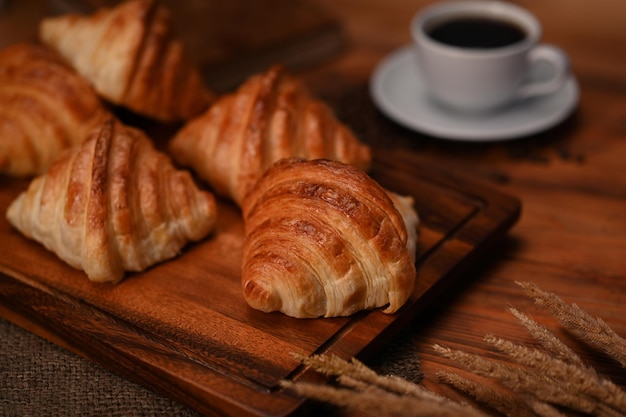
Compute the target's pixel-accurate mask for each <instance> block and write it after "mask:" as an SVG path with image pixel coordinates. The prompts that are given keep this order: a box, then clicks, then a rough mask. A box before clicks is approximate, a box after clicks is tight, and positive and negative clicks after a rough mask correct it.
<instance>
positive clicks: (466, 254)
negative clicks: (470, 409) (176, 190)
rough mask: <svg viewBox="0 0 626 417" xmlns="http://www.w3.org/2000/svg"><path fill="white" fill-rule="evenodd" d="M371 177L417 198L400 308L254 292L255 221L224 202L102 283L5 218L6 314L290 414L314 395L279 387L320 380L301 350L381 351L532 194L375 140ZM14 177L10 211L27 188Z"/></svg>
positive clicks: (193, 401)
mask: <svg viewBox="0 0 626 417" xmlns="http://www.w3.org/2000/svg"><path fill="white" fill-rule="evenodd" d="M374 153H375V155H376V157H375V163H374V167H373V170H372V171H371V175H372V176H373V177H374V178H375V179H376V180H378V181H379V182H380V183H381V184H382V185H384V186H386V187H388V188H389V189H391V190H393V191H396V192H398V193H402V194H409V195H412V196H414V198H415V206H416V208H417V210H418V212H419V215H420V218H421V221H422V223H421V225H420V230H419V233H420V240H419V245H418V256H417V263H416V265H417V270H418V276H417V282H418V284H417V288H416V291H415V293H414V295H413V296H412V297H411V299H410V301H409V302H408V303H407V304H406V305H405V306H404V307H403V308H402V309H401V310H400V311H399V312H398V313H396V314H394V315H385V314H383V313H381V312H380V311H379V310H374V311H367V312H361V313H358V314H356V315H354V316H352V317H348V318H334V319H311V320H298V319H293V318H289V317H286V316H284V315H282V314H280V313H273V314H265V313H261V312H258V311H255V310H252V309H250V308H249V307H248V306H247V305H246V303H245V301H244V300H243V298H242V297H241V295H240V282H239V279H240V273H239V269H240V260H241V254H240V250H241V242H242V237H243V225H242V222H241V218H240V213H239V210H238V209H237V208H236V207H234V206H233V205H231V204H229V203H227V202H220V205H219V209H220V220H219V226H218V229H217V231H216V233H215V234H214V235H213V236H212V237H211V238H208V239H206V240H204V241H202V242H200V243H197V244H193V245H190V246H188V247H186V248H185V249H184V251H183V252H182V253H181V254H180V256H179V257H177V258H176V259H174V260H171V261H168V262H165V263H162V264H160V265H157V266H155V267H153V268H151V269H149V270H148V271H145V272H143V273H136V274H130V275H128V277H127V278H126V279H125V280H124V281H122V282H121V283H119V284H117V285H109V284H106V285H103V284H94V283H91V282H89V281H88V280H87V279H86V277H85V275H84V274H83V273H82V272H80V271H77V270H74V269H72V268H71V267H69V266H67V265H65V264H64V263H63V262H61V261H60V260H59V259H58V258H56V256H55V255H54V254H52V253H50V252H48V251H46V250H45V249H44V248H43V247H42V246H41V245H39V244H37V243H36V242H33V241H29V240H27V239H25V238H24V237H23V236H21V235H20V234H19V233H18V232H17V231H15V230H14V229H12V228H11V226H10V225H9V224H8V222H7V221H6V219H5V218H4V216H2V218H1V219H0V315H1V316H3V317H5V318H6V319H8V320H11V321H13V322H15V323H17V324H18V325H20V326H22V327H24V328H26V329H28V330H30V331H32V332H33V333H35V334H38V335H40V336H42V337H45V338H47V339H50V340H52V341H54V342H55V343H58V344H59V345H61V346H64V347H66V348H68V349H70V350H72V351H75V352H77V353H79V354H81V355H83V356H85V357H87V358H88V359H90V360H93V361H95V362H96V363H99V364H101V365H102V366H104V367H106V368H108V369H110V370H112V371H114V372H116V373H119V374H121V375H123V376H125V377H127V378H129V379H131V380H133V381H135V382H138V383H140V384H143V385H145V386H147V387H149V388H151V389H153V390H155V391H157V392H161V393H163V394H165V395H168V396H170V397H172V398H173V399H175V400H178V401H180V402H182V403H184V404H186V405H188V406H189V407H191V408H194V409H197V410H199V411H201V412H203V413H205V414H207V415H227V416H244V415H248V416H286V415H292V414H293V413H295V412H296V411H297V410H302V409H303V405H304V404H305V402H304V401H303V400H302V399H301V398H297V397H294V396H292V395H291V394H289V393H286V392H283V391H281V390H280V389H279V386H278V384H279V382H280V381H281V380H282V379H285V378H287V379H289V378H291V379H298V378H312V377H313V376H312V375H310V374H309V373H308V372H306V371H304V370H303V369H301V367H300V366H299V363H298V361H297V360H296V359H295V358H294V357H293V356H292V353H299V354H305V355H311V354H314V353H323V352H326V353H334V354H337V355H339V356H341V357H344V358H349V357H352V356H360V357H365V356H368V355H371V354H373V353H375V352H376V351H377V350H378V349H379V348H380V347H382V346H383V345H384V343H385V342H387V341H388V340H389V338H390V337H392V336H393V335H394V334H395V333H396V332H397V331H398V330H399V329H401V328H402V326H403V325H404V324H406V323H407V322H408V321H410V320H411V319H413V318H414V317H415V316H416V315H417V314H418V313H419V311H420V310H421V309H422V308H424V306H426V305H427V304H428V303H430V302H432V301H434V300H436V299H437V297H438V296H439V295H440V294H441V292H442V291H444V290H445V288H446V285H449V284H450V283H453V282H454V280H455V279H463V276H462V274H461V273H462V271H463V269H464V268H465V267H466V266H467V265H468V264H469V263H471V262H472V261H473V260H474V259H476V258H477V257H479V256H482V255H485V254H486V253H487V250H488V249H489V247H490V246H491V244H492V243H493V242H496V241H497V240H498V239H499V238H500V237H502V235H503V234H504V233H506V231H507V230H508V229H509V228H510V227H511V226H512V225H513V224H514V223H515V222H516V220H517V219H518V216H519V213H520V202H519V201H518V200H517V199H515V198H513V197H510V196H507V195H504V194H502V193H500V192H498V191H496V190H494V189H491V188H489V187H486V186H484V185H482V184H480V183H478V182H474V181H472V180H470V179H468V178H466V177H464V176H463V175H461V174H459V173H453V172H450V171H447V170H442V169H440V168H439V167H437V166H436V165H433V164H431V163H428V162H427V161H423V160H420V159H419V157H415V156H409V154H403V153H401V152H397V153H394V152H389V151H383V150H375V152H374ZM26 185H27V183H26V182H25V181H18V180H11V179H7V178H0V209H1V210H2V212H5V211H6V208H7V207H8V205H9V204H10V202H11V201H12V200H13V198H15V197H16V196H17V194H18V193H19V192H20V191H21V190H23V189H24V188H25V187H26Z"/></svg>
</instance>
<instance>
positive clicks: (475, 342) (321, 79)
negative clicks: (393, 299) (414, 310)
mask: <svg viewBox="0 0 626 417" xmlns="http://www.w3.org/2000/svg"><path fill="white" fill-rule="evenodd" d="M317 3H320V4H323V5H324V7H326V8H327V9H328V10H330V11H331V12H332V13H333V14H334V15H335V16H338V17H339V18H340V20H341V21H342V22H343V23H344V27H345V29H346V31H347V33H348V35H349V39H350V47H349V49H348V51H347V52H346V53H345V54H344V55H342V56H341V57H340V58H338V59H336V60H334V61H332V62H330V63H328V64H327V65H324V66H321V67H319V68H315V69H314V70H312V71H310V73H308V74H307V75H309V76H310V78H311V80H312V81H311V83H312V84H314V85H315V86H316V88H317V89H318V90H320V91H327V90H329V91H331V93H330V94H332V90H333V89H339V90H342V91H344V92H345V91H347V90H349V89H350V88H352V89H353V90H355V89H356V90H358V88H359V86H364V85H366V84H367V82H368V78H369V77H370V75H371V73H372V70H373V69H374V68H375V67H376V65H377V64H378V62H379V61H380V60H381V59H382V58H383V57H385V56H386V55H387V54H388V53H390V52H391V51H393V50H394V49H396V48H398V47H400V46H402V45H405V44H408V43H409V42H410V36H409V32H408V25H409V21H410V18H411V16H412V15H413V14H414V12H416V11H417V10H418V9H420V8H422V7H424V6H426V5H428V4H430V3H431V2H428V1H406V0H396V1H393V2H381V1H373V0H365V1H350V0H345V1H338V0H332V1H330V0H318V1H317ZM514 3H516V4H518V5H520V6H522V7H525V8H527V9H528V10H530V11H531V12H533V13H534V14H535V15H536V16H537V17H538V19H539V20H540V21H541V23H542V24H543V29H544V30H543V41H544V42H548V43H553V44H556V45H559V46H560V47H561V48H563V49H564V50H565V51H566V52H567V54H568V55H569V57H570V60H571V65H572V70H573V72H574V74H575V76H576V78H577V80H578V83H579V85H580V89H581V96H580V102H579V105H578V108H577V110H576V111H575V113H574V114H573V115H572V117H570V118H569V119H568V120H566V121H565V122H564V123H563V124H562V125H560V126H557V127H555V128H553V129H550V130H549V131H547V132H543V133H540V134H537V135H533V136H530V137H525V138H520V139H518V140H515V141H511V142H499V143H489V144H484V143H482V144H481V143H472V144H468V143H461V142H453V141H442V140H438V139H433V138H430V137H427V136H425V135H422V134H420V133H417V132H410V131H404V132H402V133H401V134H397V131H396V130H394V128H393V127H391V126H390V127H389V131H393V132H395V133H396V134H394V135H392V136H394V138H397V137H401V138H402V139H401V140H397V141H396V142H391V143H389V145H388V146H398V147H402V148H404V149H406V151H407V152H418V153H420V154H423V155H428V156H429V157H430V158H431V159H432V160H434V161H437V163H438V164H441V165H442V166H450V167H454V168H460V169H463V170H464V172H466V173H467V175H469V176H474V177H477V178H480V179H482V180H484V181H485V182H487V183H490V184H491V185H493V186H494V187H497V188H498V189H500V190H502V191H504V192H506V193H510V194H513V195H515V196H517V197H518V198H520V199H521V201H522V215H521V218H520V220H519V222H518V223H517V225H516V226H515V227H514V228H513V229H512V230H511V232H510V233H509V237H508V239H507V240H506V241H504V242H502V245H501V246H500V247H499V248H498V249H497V250H495V251H494V252H493V256H491V257H489V259H485V260H484V262H482V264H480V265H478V266H476V268H474V269H473V271H472V272H471V273H469V274H467V276H466V277H465V280H464V282H463V283H462V284H460V285H459V287H458V291H455V292H453V293H450V295H449V297H446V298H445V299H442V300H440V302H439V303H438V305H437V306H436V307H434V308H432V309H431V310H429V312H428V314H425V315H424V316H423V317H420V318H418V319H417V320H416V321H415V323H414V324H413V329H412V331H413V332H414V335H415V336H414V339H415V340H416V343H417V344H418V351H419V354H420V357H421V360H422V367H423V371H424V373H425V381H424V384H425V385H426V386H428V387H429V388H431V389H433V390H436V391H440V392H444V393H445V394H447V395H450V396H451V397H453V398H458V397H456V393H455V392H454V391H453V390H452V389H450V388H448V387H446V386H442V385H441V384H439V383H438V382H437V377H436V375H435V374H436V372H437V371H440V370H446V369H450V367H451V366H453V364H452V363H451V362H449V361H448V360H446V359H443V358H441V356H439V355H437V354H436V353H434V351H433V348H432V345H433V344H441V345H447V346H450V347H453V348H459V349H463V350H465V351H467V352H471V353H478V354H482V355H485V356H490V355H493V353H494V351H493V350H491V349H490V348H489V347H488V346H487V345H486V343H485V342H484V341H483V336H484V335H485V334H486V333H493V334H496V335H501V336H502V337H506V338H509V339H511V340H517V341H520V342H531V338H530V337H529V336H528V334H527V333H526V332H525V330H524V329H523V328H522V327H521V326H519V325H518V324H517V323H516V321H515V319H514V318H513V317H512V316H511V315H510V313H509V312H508V311H507V309H508V308H509V307H511V306H513V307H516V308H518V309H520V310H522V311H525V312H527V313H528V314H530V315H531V316H532V317H534V318H535V319H536V320H537V321H538V322H540V323H544V324H546V325H547V326H549V327H550V328H551V329H554V330H555V331H556V332H558V333H557V334H559V335H562V333H561V332H560V327H559V325H558V323H556V321H555V320H554V319H553V318H552V316H550V315H549V314H548V313H546V312H545V311H544V310H542V309H540V308H539V307H537V306H535V305H534V303H533V301H531V300H529V299H528V298H527V297H526V295H525V294H524V292H523V291H522V290H521V289H520V288H519V287H518V286H517V285H516V284H515V281H532V282H534V283H536V284H537V285H539V286H540V287H541V288H543V289H544V290H547V291H551V292H555V293H557V294H559V295H561V297H562V298H563V299H564V300H566V301H568V302H572V303H576V304H578V305H579V306H580V307H582V308H584V309H586V310H587V311H588V312H589V313H591V314H593V315H597V316H599V317H601V318H603V319H604V320H605V321H606V322H607V323H608V324H609V325H610V326H612V328H613V329H614V330H615V331H616V332H617V333H618V334H619V335H621V336H622V337H626V70H625V68H626V28H625V26H624V21H626V3H625V2H621V1H618V0H598V1H594V2H588V1H586V0H570V1H565V0H552V1H548V2H541V1H530V0H520V1H515V2H514ZM364 97H365V95H364ZM370 115H371V113H365V114H364V115H363V117H367V116H370ZM355 120H359V119H358V118H355ZM398 129H401V128H398ZM381 133H384V132H380V131H379V132H375V133H369V132H365V131H364V132H363V134H365V135H367V138H368V140H372V141H375V140H378V141H381V142H384V141H385V140H386V138H385V137H384V136H385V135H384V134H381ZM377 134H378V136H377ZM577 347H578V348H579V350H578V351H579V352H580V353H581V354H582V355H583V357H584V358H585V359H587V360H589V361H590V363H592V364H594V365H596V366H598V368H599V369H602V370H603V371H605V372H606V375H609V376H610V377H612V378H613V379H614V380H615V381H617V382H618V383H620V384H621V385H622V386H626V372H625V370H624V369H623V368H619V366H618V365H615V364H613V363H611V362H610V361H609V362H607V361H606V360H605V359H604V358H603V357H602V356H598V355H596V354H595V353H593V352H592V351H591V350H588V349H584V348H583V347H582V346H580V345H579V346H577Z"/></svg>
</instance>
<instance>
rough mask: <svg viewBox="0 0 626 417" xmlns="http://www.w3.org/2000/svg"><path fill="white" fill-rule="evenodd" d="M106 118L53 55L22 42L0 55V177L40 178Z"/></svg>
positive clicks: (92, 94)
mask: <svg viewBox="0 0 626 417" xmlns="http://www.w3.org/2000/svg"><path fill="white" fill-rule="evenodd" d="M107 117H110V114H109V112H108V111H107V110H106V109H105V107H104V106H103V103H102V102H101V101H100V99H99V98H98V96H97V95H96V93H95V92H94V91H93V89H92V88H91V86H90V85H89V83H87V82H86V81H85V80H83V79H82V78H81V77H80V76H79V75H78V74H76V72H75V71H74V70H73V69H71V67H70V66H69V65H67V63H66V62H65V61H64V60H63V58H62V57H61V56H59V55H58V54H57V53H56V52H54V51H52V50H50V49H48V48H46V47H44V46H41V45H37V44H33V43H26V42H24V43H17V44H13V45H11V46H8V47H6V48H4V49H2V50H1V51H0V173H4V174H6V175H10V176H16V177H28V176H34V175H37V174H41V173H42V172H44V171H45V170H46V169H47V168H48V166H49V165H50V164H51V163H52V161H53V160H54V159H55V158H56V157H57V156H58V155H59V153H60V152H61V151H62V150H63V149H65V148H68V147H70V146H73V145H75V144H78V143H80V142H82V141H83V140H84V139H85V137H86V136H87V133H88V132H89V131H90V130H92V129H93V128H94V127H95V126H97V125H98V124H100V123H102V121H103V120H104V119H105V118H107Z"/></svg>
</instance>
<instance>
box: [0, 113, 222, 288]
mask: <svg viewBox="0 0 626 417" xmlns="http://www.w3.org/2000/svg"><path fill="white" fill-rule="evenodd" d="M216 216H217V208H216V203H215V199H214V197H213V195H212V194H210V193H208V192H204V191H201V190H199V189H198V188H197V187H196V185H195V183H194V182H193V179H192V177H191V175H190V174H189V173H188V172H187V171H180V170H176V169H175V168H174V166H173V165H172V163H171V161H170V159H169V157H168V156H167V155H166V154H164V153H162V152H159V151H157V150H156V149H155V148H154V147H153V145H152V142H151V141H150V140H149V139H148V138H147V137H146V136H145V135H144V134H143V133H142V132H141V131H139V130H136V129H133V128H131V127H127V126H125V125H123V124H121V123H120V122H116V121H114V120H108V121H106V122H104V123H103V124H102V126H101V127H100V128H98V129H96V130H94V132H93V133H92V134H91V135H90V136H89V137H88V138H87V139H86V141H84V142H83V143H82V144H80V145H78V146H77V147H74V148H72V149H69V150H67V151H65V152H64V153H63V154H62V155H61V156H60V157H59V159H57V160H56V161H55V162H54V163H53V164H52V165H51V166H50V168H49V170H48V171H47V172H46V173H45V174H43V175H41V176H39V177H37V178H35V179H34V180H33V181H32V182H31V184H30V185H29V187H28V189H27V190H26V191H24V192H23V193H22V194H20V195H19V196H18V197H17V198H16V199H15V200H14V201H13V202H12V203H11V205H10V206H9V208H8V211H7V218H8V220H9V222H10V223H11V224H12V225H13V226H14V227H15V228H17V229H18V230H19V231H20V232H21V233H23V234H24V235H25V236H26V237H28V238H31V239H34V240H36V241H38V242H40V243H41V244H43V245H44V246H45V247H46V248H48V249H49V250H51V251H53V252H54V253H56V254H57V256H58V257H59V258H61V259H62V260H64V261H65V262H67V263H68V264H69V265H71V266H73V267H75V268H77V269H82V270H84V271H85V273H86V274H87V276H88V278H89V279H90V280H92V281H97V282H105V281H110V282H117V281H119V280H121V279H122V278H123V276H124V273H125V271H142V270H144V269H146V268H148V267H149V266H151V265H154V264H156V263H158V262H160V261H163V260H166V259H169V258H172V257H174V256H176V255H177V254H178V253H179V251H180V250H181V248H182V247H183V246H184V245H185V244H186V243H187V242H188V241H190V240H199V239H202V238H203V237H204V236H206V235H207V234H208V233H210V232H211V231H212V229H213V228H214V225H215V222H216Z"/></svg>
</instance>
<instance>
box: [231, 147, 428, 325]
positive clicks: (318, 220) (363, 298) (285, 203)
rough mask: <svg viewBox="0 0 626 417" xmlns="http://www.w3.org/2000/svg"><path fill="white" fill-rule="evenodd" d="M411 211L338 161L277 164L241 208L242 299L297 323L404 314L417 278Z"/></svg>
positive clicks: (409, 202) (403, 200) (409, 200)
mask: <svg viewBox="0 0 626 417" xmlns="http://www.w3.org/2000/svg"><path fill="white" fill-rule="evenodd" d="M394 203H395V204H394ZM412 204H413V199H412V198H411V197H403V196H399V195H396V194H390V193H389V192H388V191H386V190H385V189H383V188H382V187H381V186H380V185H379V184H378V183H377V182H375V181H374V180H373V179H372V178H370V177H369V176H368V175H367V174H365V173H364V172H363V171H361V170H359V169H357V168H354V167H351V166H350V165H347V164H344V163H341V162H337V161H328V160H313V161H305V160H302V159H285V160H281V161H279V162H277V163H276V164H275V165H273V166H272V167H271V168H269V170H268V171H267V172H266V173H265V174H264V175H263V176H262V177H261V179H260V180H259V181H258V183H257V184H256V185H255V187H254V188H253V189H252V190H251V191H250V193H249V194H248V195H247V196H246V197H245V198H244V200H243V204H242V212H243V216H244V224H245V236H244V241H243V261H242V287H243V294H244V298H245V300H246V301H247V303H248V304H249V305H250V306H251V307H253V308H255V309H257V310H261V311H264V312H271V311H281V312H283V313H285V314H286V315H289V316H292V317H297V318H307V317H319V316H324V317H335V316H347V315H351V314H353V313H356V312H357V311H360V310H364V309H372V308H378V307H383V306H386V307H385V308H384V309H383V312H385V313H393V312H395V311H397V310H398V309H399V308H400V307H401V306H402V305H403V304H405V302H406V301H407V300H408V298H409V297H410V295H411V294H412V293H413V289H414V285H415V278H416V269H415V245H416V240H417V224H418V217H417V213H416V212H415V210H414V209H413V207H412ZM398 208H399V209H398Z"/></svg>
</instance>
